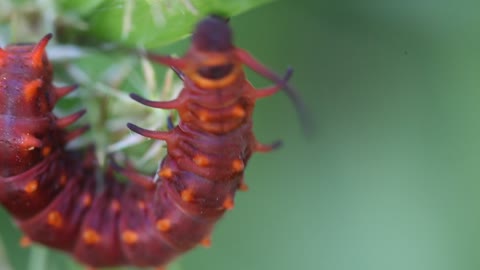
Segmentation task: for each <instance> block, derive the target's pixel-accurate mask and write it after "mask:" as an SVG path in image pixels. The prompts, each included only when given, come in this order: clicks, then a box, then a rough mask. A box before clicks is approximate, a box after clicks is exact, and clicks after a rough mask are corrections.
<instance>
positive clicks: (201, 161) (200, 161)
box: [193, 155, 210, 167]
mask: <svg viewBox="0 0 480 270" xmlns="http://www.w3.org/2000/svg"><path fill="white" fill-rule="evenodd" d="M193 162H195V164H197V165H198V166H201V167H205V166H207V165H208V164H209V162H210V161H209V160H208V157H206V156H204V155H196V156H195V157H193Z"/></svg>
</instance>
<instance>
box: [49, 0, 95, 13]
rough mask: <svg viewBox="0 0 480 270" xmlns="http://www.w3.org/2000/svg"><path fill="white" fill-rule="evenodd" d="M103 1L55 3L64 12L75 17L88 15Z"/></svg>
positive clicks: (65, 0)
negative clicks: (70, 13)
mask: <svg viewBox="0 0 480 270" xmlns="http://www.w3.org/2000/svg"><path fill="white" fill-rule="evenodd" d="M102 2H104V0H82V1H71V0H60V1H58V2H57V4H58V5H59V7H60V9H61V10H62V11H64V12H72V13H75V14H77V15H81V14H88V13H90V12H92V10H93V9H95V8H96V7H97V6H99V5H100V4H102Z"/></svg>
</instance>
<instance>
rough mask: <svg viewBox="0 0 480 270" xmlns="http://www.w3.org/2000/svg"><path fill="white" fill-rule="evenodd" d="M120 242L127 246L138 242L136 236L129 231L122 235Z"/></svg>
mask: <svg viewBox="0 0 480 270" xmlns="http://www.w3.org/2000/svg"><path fill="white" fill-rule="evenodd" d="M122 241H123V242H125V243H126V244H128V245H133V244H135V243H137V242H138V234H137V233H136V232H134V231H131V230H126V231H124V232H123V233H122Z"/></svg>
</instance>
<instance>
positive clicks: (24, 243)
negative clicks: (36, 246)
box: [19, 235, 32, 248]
mask: <svg viewBox="0 0 480 270" xmlns="http://www.w3.org/2000/svg"><path fill="white" fill-rule="evenodd" d="M19 244H20V247H22V248H27V247H30V246H31V245H32V239H30V237H28V236H26V235H24V236H22V237H21V238H20V241H19Z"/></svg>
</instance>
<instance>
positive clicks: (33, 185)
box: [23, 180, 38, 194]
mask: <svg viewBox="0 0 480 270" xmlns="http://www.w3.org/2000/svg"><path fill="white" fill-rule="evenodd" d="M37 188H38V181H37V180H32V181H30V182H28V183H27V185H26V186H25V188H24V189H23V190H24V191H25V192H26V193H28V194H32V193H33V192H35V191H36V190H37Z"/></svg>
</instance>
